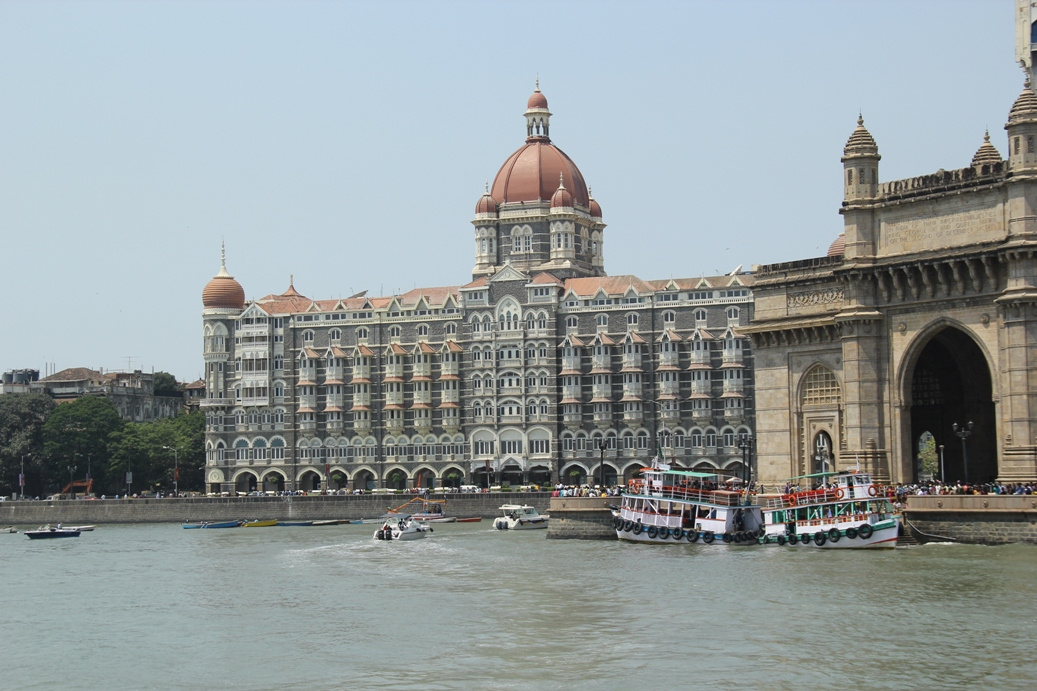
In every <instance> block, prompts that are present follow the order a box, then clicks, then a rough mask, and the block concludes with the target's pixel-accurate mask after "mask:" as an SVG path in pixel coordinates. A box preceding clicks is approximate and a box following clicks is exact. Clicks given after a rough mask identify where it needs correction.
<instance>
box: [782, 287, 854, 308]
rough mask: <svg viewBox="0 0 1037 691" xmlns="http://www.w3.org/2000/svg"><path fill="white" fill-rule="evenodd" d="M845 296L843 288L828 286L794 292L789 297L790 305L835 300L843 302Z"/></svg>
mask: <svg viewBox="0 0 1037 691" xmlns="http://www.w3.org/2000/svg"><path fill="white" fill-rule="evenodd" d="M843 296H844V292H843V289H842V288H826V289H825V290H812V291H809V292H806V293H794V294H790V295H789V297H788V306H789V307H806V306H808V305H828V304H831V303H833V302H842V301H843Z"/></svg>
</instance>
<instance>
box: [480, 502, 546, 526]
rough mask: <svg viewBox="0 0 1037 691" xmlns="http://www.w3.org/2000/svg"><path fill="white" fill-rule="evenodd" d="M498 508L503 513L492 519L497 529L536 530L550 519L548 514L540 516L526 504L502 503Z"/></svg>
mask: <svg viewBox="0 0 1037 691" xmlns="http://www.w3.org/2000/svg"><path fill="white" fill-rule="evenodd" d="M500 508H501V511H503V512H504V515H503V516H501V517H500V518H495V519H494V520H493V527H494V528H496V529H497V530H537V529H539V528H546V527H547V522H548V521H549V520H551V517H550V516H548V515H546V514H545V515H543V516H541V515H540V514H539V513H538V512H537V510H536V509H535V508H534V507H532V506H529V505H528V504H504V505H503V506H501V507H500Z"/></svg>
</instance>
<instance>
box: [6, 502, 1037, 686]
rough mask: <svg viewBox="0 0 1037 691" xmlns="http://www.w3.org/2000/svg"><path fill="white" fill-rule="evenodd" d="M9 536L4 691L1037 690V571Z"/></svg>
mask: <svg viewBox="0 0 1037 691" xmlns="http://www.w3.org/2000/svg"><path fill="white" fill-rule="evenodd" d="M373 530H374V526H328V527H309V528H265V529H263V528H259V529H236V530H182V529H181V528H180V527H179V526H154V525H149V526H102V527H99V528H98V529H97V530H96V531H95V532H92V533H84V534H83V535H82V537H80V538H78V539H69V540H54V541H37V540H31V541H30V540H28V539H27V538H25V537H24V536H23V535H0V550H2V555H3V556H2V559H0V593H2V594H0V612H2V616H3V632H4V636H3V638H4V641H5V645H4V656H3V660H4V664H3V667H2V670H3V671H2V672H0V687H3V688H5V689H14V688H18V689H22V688H35V689H53V688H62V689H69V688H82V689H100V688H105V689H139V688H161V689H195V688H223V689H286V688H287V689H295V688H298V689H337V688H393V689H452V688H497V689H526V688H554V687H567V688H586V689H591V688H594V689H597V688H620V687H626V686H631V685H636V686H638V687H641V688H643V689H653V688H659V687H663V686H678V685H679V686H685V687H687V686H692V685H700V684H707V685H709V686H710V687H713V688H757V687H764V686H766V687H770V688H778V689H786V688H787V689H793V688H796V689H800V688H804V687H813V686H841V687H847V688H867V689H883V688H888V689H904V688H957V687H962V686H978V685H982V686H984V687H989V688H1000V689H1005V688H1032V685H1033V680H1034V679H1035V678H1037V662H1035V661H1034V655H1033V647H1034V644H1035V643H1037V601H1035V598H1034V597H1033V595H1034V567H1035V566H1037V548H1033V547H1027V546H1008V547H979V546H963V545H928V546H924V547H914V548H900V549H897V550H887V551H884V552H870V553H869V552H852V551H829V550H796V549H790V548H778V547H774V548H760V549H737V548H734V549H728V548H722V547H719V546H714V547H705V546H702V545H671V546H665V547H664V546H648V545H632V544H625V543H617V542H583V541H573V540H545V539H544V533H543V532H542V531H529V532H525V533H498V532H496V531H494V530H492V529H491V527H490V524H489V523H488V522H486V521H484V522H483V523H480V524H467V525H465V524H454V525H439V526H436V527H435V534H434V535H433V536H432V537H430V538H429V539H426V540H423V541H417V542H410V543H391V544H387V543H383V542H378V541H375V540H372V539H371V533H372V532H373Z"/></svg>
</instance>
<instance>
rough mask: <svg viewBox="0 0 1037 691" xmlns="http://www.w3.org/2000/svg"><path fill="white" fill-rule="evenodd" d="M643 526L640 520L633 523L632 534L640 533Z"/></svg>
mask: <svg viewBox="0 0 1037 691" xmlns="http://www.w3.org/2000/svg"><path fill="white" fill-rule="evenodd" d="M644 529H645V527H644V526H643V525H641V523H640V522H638V523H635V524H634V535H640V534H641V533H642V532H643V531H644Z"/></svg>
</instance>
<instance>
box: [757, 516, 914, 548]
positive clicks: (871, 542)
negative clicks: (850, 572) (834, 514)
mask: <svg viewBox="0 0 1037 691" xmlns="http://www.w3.org/2000/svg"><path fill="white" fill-rule="evenodd" d="M864 525H867V526H868V527H869V529H870V530H865V532H869V534H868V536H867V537H864V536H862V535H861V529H862V527H863V526H864ZM899 534H900V522H899V521H897V520H895V519H894V520H889V521H883V522H882V523H876V524H874V525H872V524H861V525H859V526H846V527H843V528H842V529H840V528H838V527H831V528H827V529H824V530H816V531H814V532H813V533H811V532H809V530H801V531H798V534H797V536H796V539H795V541H794V542H793V541H791V540H790V539H789V537H788V535H786V534H783V533H779V534H768V535H767V536H766V544H768V545H774V546H784V547H799V548H803V547H810V548H813V549H892V548H893V547H896V546H897V537H898V536H899ZM833 537H835V539H833Z"/></svg>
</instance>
